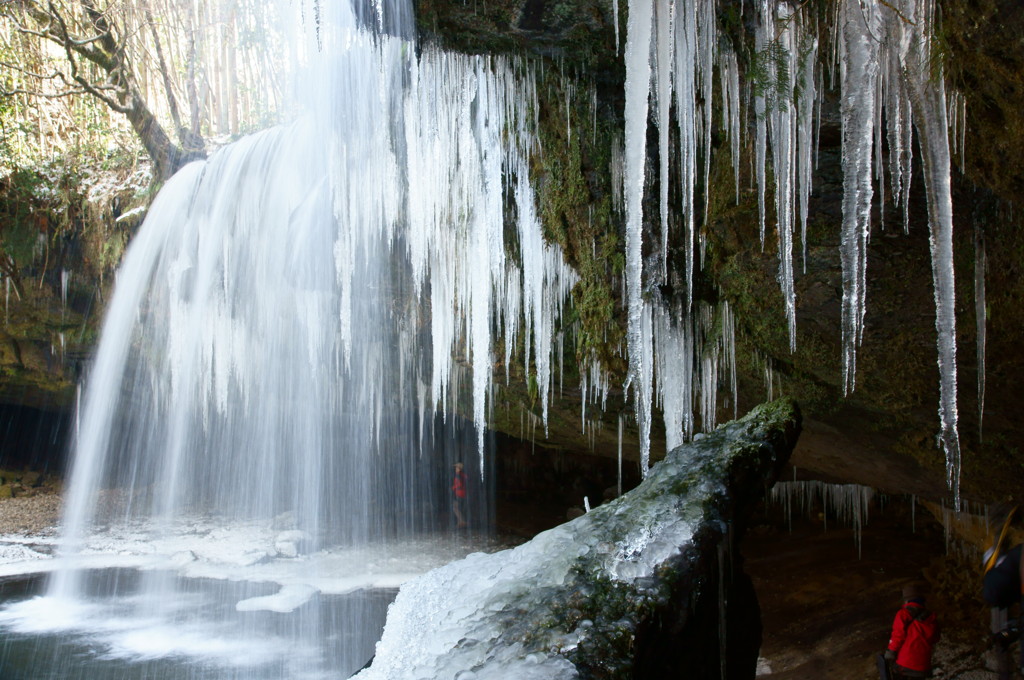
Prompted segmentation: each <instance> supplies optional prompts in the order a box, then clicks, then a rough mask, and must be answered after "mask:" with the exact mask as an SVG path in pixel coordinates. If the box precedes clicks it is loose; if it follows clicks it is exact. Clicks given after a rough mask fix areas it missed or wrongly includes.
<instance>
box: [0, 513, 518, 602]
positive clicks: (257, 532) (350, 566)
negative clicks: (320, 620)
mask: <svg viewBox="0 0 1024 680" xmlns="http://www.w3.org/2000/svg"><path fill="white" fill-rule="evenodd" d="M299 533H300V532H296V531H294V530H292V531H278V530H274V529H273V528H271V527H270V526H269V525H268V523H258V522H252V523H234V524H221V523H219V522H217V521H216V520H214V519H205V518H198V519H189V520H182V521H179V522H178V523H176V525H175V526H174V527H172V528H170V529H167V530H165V531H158V530H156V529H155V528H153V527H150V526H147V525H145V524H140V523H135V524H124V525H112V526H110V527H109V528H107V529H105V530H102V531H97V532H96V533H93V534H92V535H91V536H89V537H88V538H87V539H86V542H85V545H84V547H83V549H82V550H81V553H80V554H79V555H75V556H61V555H60V551H59V540H60V539H59V538H57V537H54V536H32V535H21V534H4V535H0V577H10V576H19V575H29V574H35V573H44V572H52V571H56V570H58V569H62V568H86V569H108V568H135V569H141V570H169V571H172V572H176V573H177V574H178V575H180V576H183V577H187V578H209V579H224V580H230V581H250V582H256V583H272V584H277V585H279V586H280V587H281V591H280V593H279V594H278V595H277V596H267V597H260V598H251V599H249V600H246V601H245V602H244V603H239V607H240V609H244V610H246V611H253V610H256V609H266V610H268V611H277V612H281V611H291V610H294V609H295V608H297V607H299V606H300V605H302V604H303V603H304V602H306V601H307V600H308V599H310V598H311V597H313V596H314V595H316V594H318V593H321V594H325V595H341V594H345V593H349V592H353V591H356V590H360V589H365V588H397V587H398V586H400V585H401V584H402V583H404V582H405V581H407V580H408V579H410V578H412V577H413V576H417V575H419V574H422V573H424V572H427V571H429V570H431V569H434V568H436V567H439V566H442V565H444V564H447V563H448V562H451V561H452V560H456V559H461V558H462V557H465V556H466V555H468V554H470V553H474V552H492V551H494V550H497V549H499V548H502V547H507V545H502V543H501V542H500V541H499V540H497V539H493V538H489V537H486V536H479V535H473V534H429V535H424V536H422V537H419V538H412V539H405V540H402V541H397V542H390V543H383V542H382V543H374V544H367V545H361V546H330V547H326V548H324V549H321V550H317V551H312V552H309V551H305V550H304V545H303V541H302V540H301V537H300V536H299V535H298V534H299Z"/></svg>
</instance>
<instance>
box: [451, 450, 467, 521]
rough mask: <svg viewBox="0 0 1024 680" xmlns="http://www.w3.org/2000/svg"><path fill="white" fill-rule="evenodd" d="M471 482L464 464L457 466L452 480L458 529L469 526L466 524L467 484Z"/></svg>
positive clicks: (454, 510)
mask: <svg viewBox="0 0 1024 680" xmlns="http://www.w3.org/2000/svg"><path fill="white" fill-rule="evenodd" d="M468 481H469V478H468V476H467V475H466V472H465V470H463V469H462V462H461V461H459V462H458V463H456V464H455V476H454V477H453V478H452V512H453V513H454V514H455V520H456V521H457V522H458V524H457V526H458V528H460V529H462V528H463V527H466V526H469V525H468V523H467V522H466V515H465V512H466V483H467V482H468Z"/></svg>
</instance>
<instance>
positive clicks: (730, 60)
mask: <svg viewBox="0 0 1024 680" xmlns="http://www.w3.org/2000/svg"><path fill="white" fill-rule="evenodd" d="M719 64H720V65H719V75H720V77H721V79H722V84H721V90H722V128H723V129H725V130H726V131H727V133H728V137H729V149H730V151H731V153H732V172H733V178H734V180H735V183H736V205H739V203H740V130H741V128H740V71H739V65H738V63H737V61H736V53H735V52H734V51H733V50H732V47H730V46H728V45H725V46H724V47H722V52H721V53H720V54H719Z"/></svg>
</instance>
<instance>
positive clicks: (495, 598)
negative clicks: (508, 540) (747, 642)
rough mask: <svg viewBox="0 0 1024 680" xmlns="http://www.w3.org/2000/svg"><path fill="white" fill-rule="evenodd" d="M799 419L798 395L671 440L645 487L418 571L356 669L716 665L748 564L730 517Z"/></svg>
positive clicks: (748, 498)
mask: <svg viewBox="0 0 1024 680" xmlns="http://www.w3.org/2000/svg"><path fill="white" fill-rule="evenodd" d="M799 431H800V414H799V410H798V408H797V406H796V404H794V403H793V402H790V401H776V402H772V403H770V404H765V405H762V406H760V407H758V408H757V409H755V410H753V411H752V412H751V413H750V414H748V415H747V416H745V417H744V418H742V419H740V420H736V421H733V422H731V423H727V424H725V425H723V426H721V427H719V428H718V429H717V430H715V431H714V432H712V433H710V434H709V435H707V436H706V437H704V438H702V439H700V440H699V441H696V442H693V443H690V444H686V445H683V446H680V447H678V448H676V449H674V450H673V451H672V452H670V453H669V455H668V456H667V457H666V458H665V460H663V461H662V462H660V463H659V464H657V465H656V466H655V467H654V468H652V470H651V473H650V475H649V476H648V477H647V479H646V480H645V481H644V482H643V483H642V484H640V485H639V486H638V487H637V488H636V489H634V490H632V491H630V492H629V493H627V494H625V495H623V496H622V497H621V498H619V499H617V500H615V501H612V502H610V503H607V504H605V505H603V506H601V507H598V508H595V509H594V510H592V511H591V512H589V513H588V514H586V515H584V516H583V517H579V518H577V519H575V520H573V521H571V522H567V523H565V524H562V525H560V526H558V527H555V528H554V529H551V530H548V531H545V532H543V533H541V534H539V535H538V536H536V537H535V538H534V539H533V540H532V541H530V542H528V543H525V544H523V545H521V546H518V547H516V548H514V549H511V550H505V551H501V552H498V553H492V554H486V555H485V554H482V553H476V554H473V555H470V556H468V557H467V558H465V559H463V560H460V561H457V562H453V563H451V564H448V565H446V566H444V567H441V568H439V569H436V570H434V571H431V572H428V573H426V574H424V575H422V576H420V577H418V578H416V579H413V580H411V581H409V582H407V583H406V584H404V585H403V586H402V588H401V591H400V592H399V595H398V597H397V599H396V600H395V602H394V603H393V604H392V605H391V608H390V610H389V612H388V620H387V625H386V626H385V629H384V634H383V637H382V639H381V641H380V642H379V643H378V644H377V652H376V657H375V658H374V660H373V663H372V665H371V666H370V667H369V668H367V669H365V670H363V671H362V672H361V673H359V674H358V675H357V676H356V677H358V678H359V679H360V680H378V679H385V678H386V679H394V680H398V679H399V678H401V679H402V680H413V679H419V678H423V679H430V680H434V679H437V678H460V679H464V680H468V679H470V678H473V679H475V680H484V679H487V678H510V677H515V678H518V679H522V680H533V679H537V680H539V679H542V678H580V677H581V678H587V677H594V674H593V673H592V671H593V670H597V669H600V674H601V677H633V675H634V674H636V673H637V672H639V671H641V670H642V671H645V672H648V673H649V672H656V671H657V670H658V669H659V668H662V667H665V666H666V665H674V664H676V663H679V662H680V660H686V661H687V662H688V663H687V667H689V668H691V669H692V670H693V671H694V673H693V674H692V675H691V676H690V677H703V675H701V674H700V671H699V670H698V668H696V667H695V666H694V660H696V661H697V663H696V665H697V666H703V667H705V668H706V669H707V670H708V672H709V673H711V672H712V671H713V674H714V676H715V677H718V673H719V672H720V670H721V666H720V663H721V659H723V658H725V655H724V654H720V653H719V650H720V649H722V647H723V646H724V645H725V643H726V640H725V639H724V636H725V632H724V628H723V629H722V630H723V632H722V634H721V635H719V633H718V630H719V626H718V625H717V622H718V621H723V620H725V610H724V607H725V606H726V605H725V602H726V601H728V600H729V599H730V598H729V596H728V590H729V588H730V585H731V584H732V583H735V582H736V578H735V574H736V573H738V571H739V570H735V571H734V569H733V566H734V565H733V564H731V563H729V558H728V557H727V554H728V550H727V546H728V544H729V543H730V540H729V537H730V533H731V532H732V531H734V527H733V522H734V521H735V522H738V523H739V524H740V525H741V524H742V520H743V518H744V517H745V515H746V512H745V510H746V509H748V506H750V505H752V503H753V500H752V499H755V498H757V497H758V496H759V495H760V493H761V492H763V490H764V488H765V484H766V483H770V482H772V481H774V479H775V476H776V475H777V474H778V472H779V470H780V469H781V466H782V465H783V464H784V463H785V462H786V461H787V460H788V458H789V454H790V452H791V451H792V449H793V446H794V445H795V443H796V439H797V436H798V434H799ZM720 575H725V578H720ZM737 599H738V600H739V599H743V598H737ZM748 600H749V598H748ZM755 606H756V605H755ZM709 617H710V619H711V620H713V621H711V620H709ZM730 618H733V614H732V612H730ZM709 624H710V625H709ZM709 631H710V633H709ZM690 633H701V634H702V636H699V637H691V636H690ZM709 635H710V638H711V640H712V641H713V642H717V643H718V644H717V645H716V644H712V645H710V646H709V645H708V644H707V642H708V636H709ZM729 656H730V663H732V662H733V660H732V657H733V654H732V653H730V655H729ZM754 657H755V659H756V650H755V655H754ZM644 677H646V675H644ZM651 677H654V676H651Z"/></svg>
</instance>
